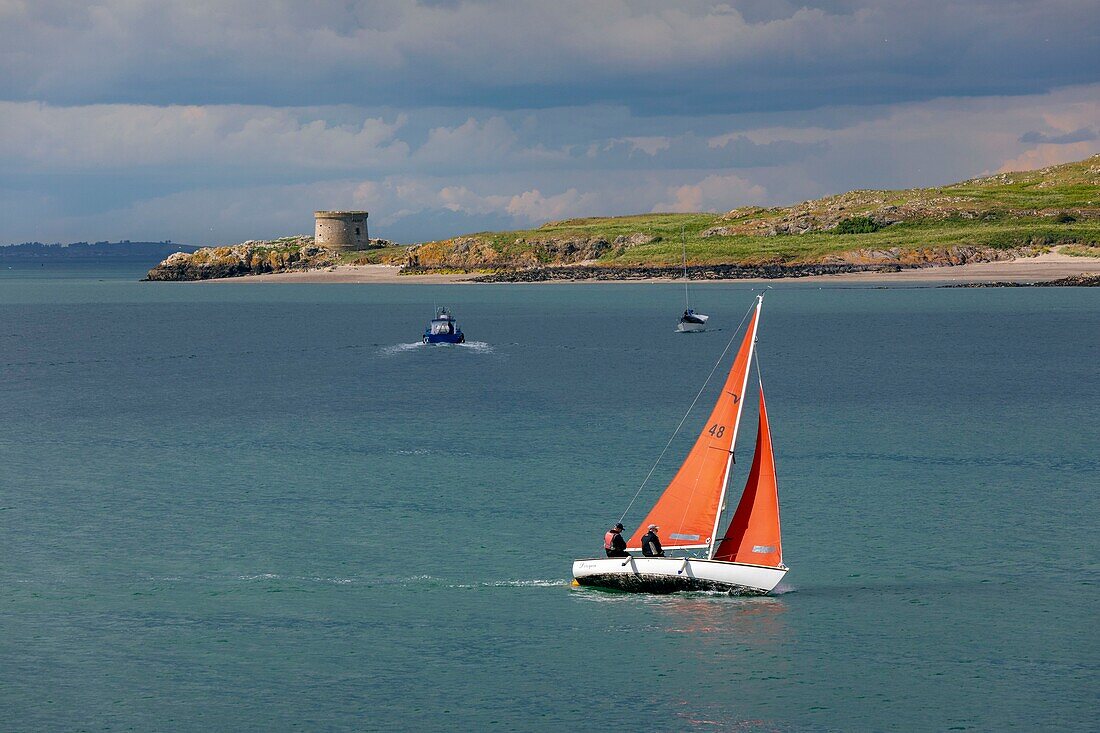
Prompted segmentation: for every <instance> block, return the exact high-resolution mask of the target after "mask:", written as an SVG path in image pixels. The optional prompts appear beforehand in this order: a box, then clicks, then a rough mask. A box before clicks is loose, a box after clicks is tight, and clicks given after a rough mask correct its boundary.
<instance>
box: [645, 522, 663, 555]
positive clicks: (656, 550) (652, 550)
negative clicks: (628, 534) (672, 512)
mask: <svg viewBox="0 0 1100 733" xmlns="http://www.w3.org/2000/svg"><path fill="white" fill-rule="evenodd" d="M659 529H660V527H658V526H657V525H656V524H651V525H649V531H648V532H646V533H645V535H644V536H643V537H642V554H643V555H645V556H646V557H664V556H665V551H664V550H663V549H662V548H661V540H660V539H658V538H657V530H659Z"/></svg>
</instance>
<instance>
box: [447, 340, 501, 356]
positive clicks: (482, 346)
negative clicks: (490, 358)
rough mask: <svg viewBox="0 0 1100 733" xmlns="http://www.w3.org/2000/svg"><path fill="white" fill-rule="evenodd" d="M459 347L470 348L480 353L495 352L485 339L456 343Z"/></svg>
mask: <svg viewBox="0 0 1100 733" xmlns="http://www.w3.org/2000/svg"><path fill="white" fill-rule="evenodd" d="M456 345H457V346H458V347H459V348H462V349H469V350H470V351H475V352H477V353H479V354H491V353H493V347H492V345H491V344H488V343H486V342H484V341H466V342H465V343H461V344H456Z"/></svg>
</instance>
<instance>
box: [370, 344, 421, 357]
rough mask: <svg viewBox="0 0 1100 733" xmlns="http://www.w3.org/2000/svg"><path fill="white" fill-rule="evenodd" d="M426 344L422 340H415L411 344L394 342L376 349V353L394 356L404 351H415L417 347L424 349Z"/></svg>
mask: <svg viewBox="0 0 1100 733" xmlns="http://www.w3.org/2000/svg"><path fill="white" fill-rule="evenodd" d="M426 348H428V344H426V343H424V342H423V341H415V342H413V343H411V344H394V345H393V346H384V347H382V348H381V349H379V350H378V353H379V354H381V355H382V356H395V355H397V354H402V353H404V352H406V351H416V350H417V349H426Z"/></svg>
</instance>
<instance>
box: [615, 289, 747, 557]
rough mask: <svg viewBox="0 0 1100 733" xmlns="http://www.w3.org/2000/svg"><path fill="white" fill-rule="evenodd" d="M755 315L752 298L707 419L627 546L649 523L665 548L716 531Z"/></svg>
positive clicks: (699, 543) (704, 542) (703, 543)
mask: <svg viewBox="0 0 1100 733" xmlns="http://www.w3.org/2000/svg"><path fill="white" fill-rule="evenodd" d="M759 320H760V301H759V300H757V304H756V309H755V311H754V312H753V315H752V320H751V321H750V322H749V325H748V328H747V329H745V338H744V340H743V341H742V342H741V348H740V350H739V351H738V352H737V358H735V359H734V360H733V366H732V367H731V368H730V373H729V376H728V377H726V383H725V385H723V387H722V393H721V394H720V395H719V397H718V402H717V403H716V404H715V405H714V410H713V411H711V413H710V419H709V420H707V422H706V424H705V425H704V426H703V429H702V431H701V432H700V433H699V438H698V439H697V440H696V441H695V445H694V447H692V449H691V452H690V453H689V454H688V457H687V458H686V459H685V460H684V463H683V465H681V466H680V470H679V471H677V472H676V476H675V477H673V479H672V482H671V483H670V484H669V485H668V488H666V489H665V492H664V493H663V494H661V498H660V499H658V500H657V503H656V504H655V505H654V506H653V508H652V509H650V510H649V514H648V515H646V518H645V519H644V520H642V524H641V526H639V527H638V529H636V530H635V531H634V534H633V535H631V536H630V539H629V540H628V541H627V548H628V549H631V550H637V549H640V548H641V546H642V535H644V534H645V533H646V531H647V528H648V527H649V525H651V524H656V525H658V526H659V527H660V528H661V530H660V534H659V536H660V539H661V544H662V545H663V546H664V547H665V548H666V549H674V548H698V547H707V546H708V545H709V544H710V541H711V538H712V537H713V536H714V533H715V532H716V531H717V523H718V513H719V511H720V510H721V502H722V495H723V494H724V493H725V486H726V477H727V474H728V472H729V465H730V461H731V460H732V452H731V446H732V445H733V443H734V440H735V439H736V437H737V423H738V421H739V420H740V419H741V403H742V402H743V400H742V395H744V393H745V387H746V386H747V384H748V379H749V364H750V362H751V361H752V350H753V345H754V344H755V343H756V327H757V323H758V321H759Z"/></svg>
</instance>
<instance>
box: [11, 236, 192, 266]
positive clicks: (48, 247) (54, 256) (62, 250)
mask: <svg viewBox="0 0 1100 733" xmlns="http://www.w3.org/2000/svg"><path fill="white" fill-rule="evenodd" d="M198 249H199V247H195V246H192V245H187V244H176V243H173V242H171V241H164V242H131V241H130V240H123V241H121V242H71V243H69V244H60V243H54V244H45V243H43V242H23V243H21V244H9V245H5V246H0V260H3V261H21V260H30V261H35V262H38V261H42V260H50V261H55V260H104V259H112V260H149V261H152V262H155V261H157V260H162V259H164V258H165V257H168V256H169V255H171V254H173V253H175V252H187V253H191V252H195V251H196V250H198Z"/></svg>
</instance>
